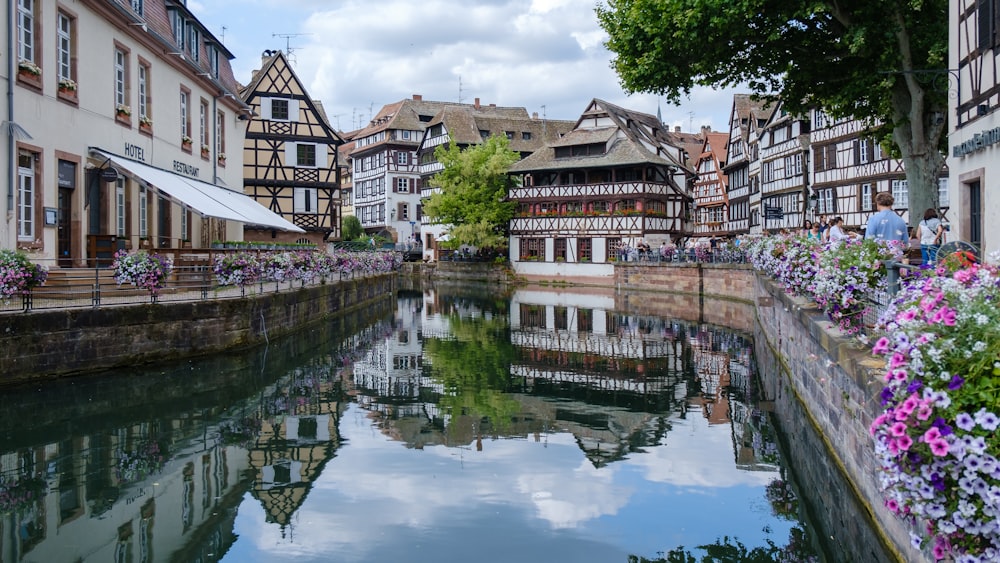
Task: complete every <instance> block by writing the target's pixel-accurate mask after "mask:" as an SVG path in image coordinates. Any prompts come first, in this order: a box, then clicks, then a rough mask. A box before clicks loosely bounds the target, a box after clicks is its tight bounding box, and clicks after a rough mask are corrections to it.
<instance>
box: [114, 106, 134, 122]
mask: <svg viewBox="0 0 1000 563" xmlns="http://www.w3.org/2000/svg"><path fill="white" fill-rule="evenodd" d="M131 116H132V108H130V107H129V106H127V105H125V104H118V105H117V106H115V117H120V118H122V119H128V118H129V117H131Z"/></svg>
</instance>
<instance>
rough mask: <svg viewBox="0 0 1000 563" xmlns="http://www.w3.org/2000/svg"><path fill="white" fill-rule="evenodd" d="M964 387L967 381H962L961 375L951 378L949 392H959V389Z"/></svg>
mask: <svg viewBox="0 0 1000 563" xmlns="http://www.w3.org/2000/svg"><path fill="white" fill-rule="evenodd" d="M962 385H965V380H964V379H962V376H961V375H953V376H952V377H951V381H949V382H948V390H949V391H957V390H959V389H961V388H962Z"/></svg>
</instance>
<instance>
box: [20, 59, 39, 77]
mask: <svg viewBox="0 0 1000 563" xmlns="http://www.w3.org/2000/svg"><path fill="white" fill-rule="evenodd" d="M17 74H18V75H19V76H23V77H28V78H33V79H35V78H38V77H39V76H41V75H42V69H41V68H40V67H39V66H38V65H36V64H35V63H33V62H31V61H26V60H20V61H18V62H17Z"/></svg>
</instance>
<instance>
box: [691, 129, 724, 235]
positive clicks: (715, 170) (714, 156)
mask: <svg viewBox="0 0 1000 563" xmlns="http://www.w3.org/2000/svg"><path fill="white" fill-rule="evenodd" d="M702 136H703V137H704V138H705V141H704V143H703V145H702V148H701V154H700V155H699V156H698V160H697V162H696V164H695V170H696V172H697V173H698V177H697V178H696V179H695V181H694V193H693V195H694V204H695V217H694V232H693V235H694V236H696V237H723V236H726V235H728V234H729V225H728V216H729V199H728V184H729V181H728V178H727V176H726V174H725V172H724V171H723V167H724V166H725V165H726V156H727V152H726V144H727V142H728V141H729V134H728V133H715V132H712V131H710V130H708V129H707V128H706V129H705V130H704V131H703V133H702Z"/></svg>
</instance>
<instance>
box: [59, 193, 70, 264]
mask: <svg viewBox="0 0 1000 563" xmlns="http://www.w3.org/2000/svg"><path fill="white" fill-rule="evenodd" d="M57 217H58V218H57V220H56V227H57V229H58V234H57V235H56V238H57V243H56V246H57V249H58V251H59V267H60V268H72V267H73V229H72V228H71V221H72V218H73V190H71V189H66V188H59V211H58V215H57Z"/></svg>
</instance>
